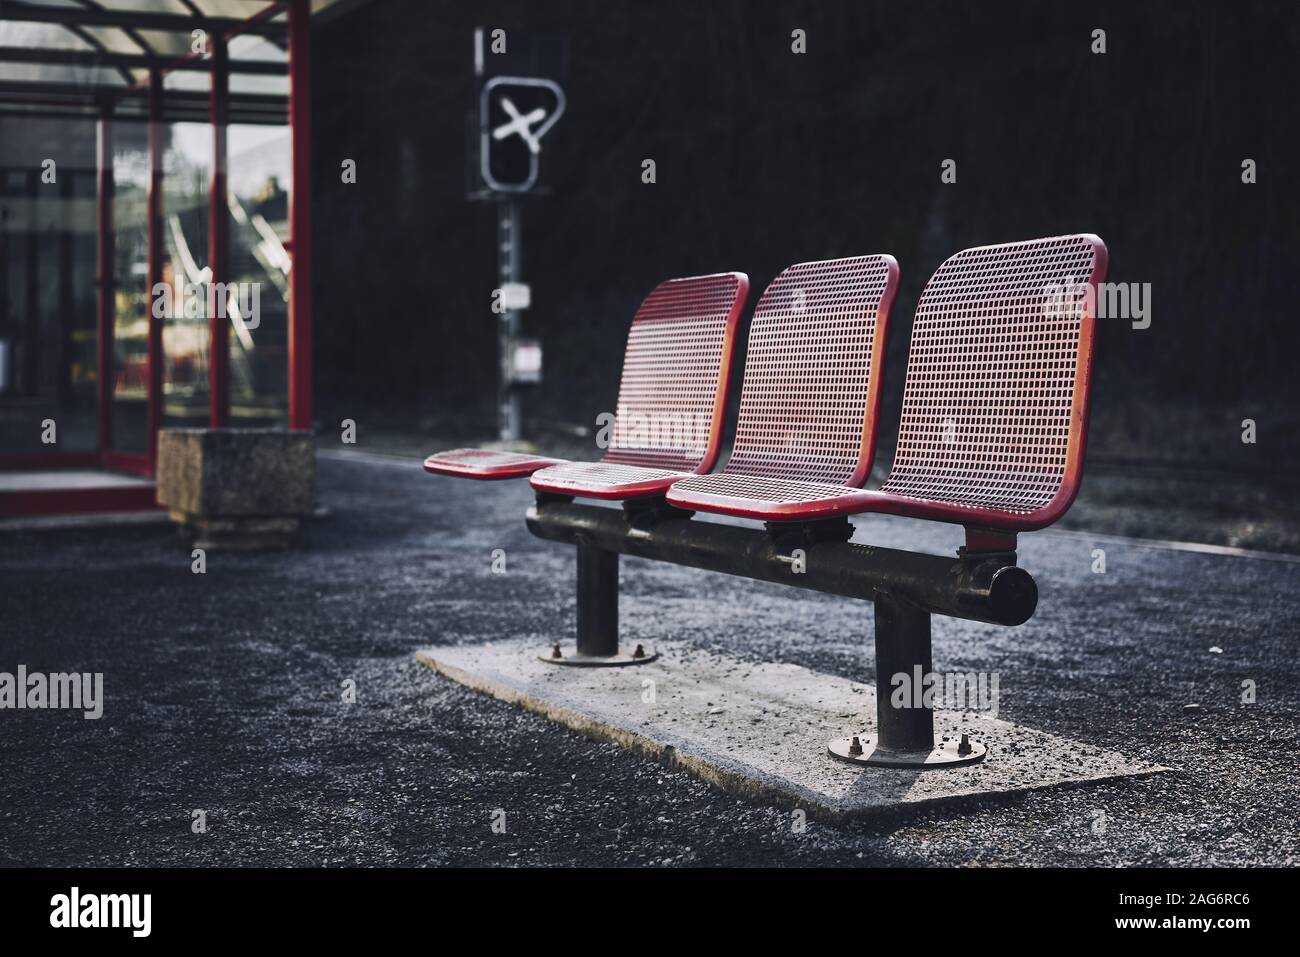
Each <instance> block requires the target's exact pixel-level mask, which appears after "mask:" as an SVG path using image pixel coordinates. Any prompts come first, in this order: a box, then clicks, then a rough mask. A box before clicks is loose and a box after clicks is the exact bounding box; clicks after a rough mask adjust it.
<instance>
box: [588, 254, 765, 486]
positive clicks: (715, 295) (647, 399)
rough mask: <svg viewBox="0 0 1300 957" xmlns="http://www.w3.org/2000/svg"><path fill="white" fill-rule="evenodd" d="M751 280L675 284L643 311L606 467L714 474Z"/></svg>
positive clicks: (665, 285) (633, 334)
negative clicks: (612, 465) (738, 337)
mask: <svg viewBox="0 0 1300 957" xmlns="http://www.w3.org/2000/svg"><path fill="white" fill-rule="evenodd" d="M748 295H749V277H748V276H746V275H745V274H744V273H739V272H728V273H717V274H715V275H712V276H695V277H692V278H689V279H670V280H668V281H667V282H662V283H660V284H659V285H658V286H656V287H655V288H654V291H652V292H651V293H650V295H649V296H647V297H646V299H645V302H643V303H641V308H640V309H638V310H637V312H636V317H635V318H634V319H633V320H632V329H631V330H630V331H629V332H628V336H627V351H626V353H625V354H624V356H623V379H622V382H621V383H620V385H619V389H618V405H617V406H616V407H615V411H614V425H613V428H612V429H611V431H610V444H609V448H608V449H607V450H606V452H605V455H604V457H603V461H605V462H614V463H619V464H623V465H639V466H644V467H647V468H660V469H673V470H676V471H681V472H694V471H701V472H707V471H708V470H710V469H711V468H713V465H714V463H715V462H716V461H717V458H718V447H719V445H720V444H721V439H722V414H723V409H724V405H725V402H726V395H727V384H728V382H730V379H731V360H732V356H733V355H734V352H735V345H736V326H737V324H738V323H739V321H740V311H741V309H743V308H744V305H745V297H746V296H748Z"/></svg>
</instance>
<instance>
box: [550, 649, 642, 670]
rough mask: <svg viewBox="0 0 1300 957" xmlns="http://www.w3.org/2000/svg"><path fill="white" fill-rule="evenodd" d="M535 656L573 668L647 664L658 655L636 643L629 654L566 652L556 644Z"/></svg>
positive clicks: (553, 663)
mask: <svg viewBox="0 0 1300 957" xmlns="http://www.w3.org/2000/svg"><path fill="white" fill-rule="evenodd" d="M537 657H538V658H539V659H540V660H541V661H544V662H546V663H547V664H548V665H569V666H570V667H574V668H619V667H622V666H624V665H644V664H649V663H650V662H652V661H654V660H655V659H656V658H658V657H659V652H657V651H646V649H645V647H644V646H642V645H637V646H636V647H635V648H634V649H633V650H632V652H631V653H630V654H626V653H622V652H620V653H619V654H616V655H580V654H578V653H577V652H576V651H570V652H566V651H564V650H563V649H562V648H561V647H560V646H559V645H558V644H556V645H553V646H552V647H551V650H550V651H547V652H544V653H543V654H540V655H538V656H537Z"/></svg>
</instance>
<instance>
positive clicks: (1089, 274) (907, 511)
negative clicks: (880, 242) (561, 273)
mask: <svg viewBox="0 0 1300 957" xmlns="http://www.w3.org/2000/svg"><path fill="white" fill-rule="evenodd" d="M1106 268H1107V254H1106V248H1105V246H1104V244H1103V243H1102V242H1101V240H1100V239H1098V238H1097V237H1096V236H1093V235H1090V234H1080V235H1071V236H1057V237H1051V238H1047V239H1038V240H1032V241H1029V242H1022V243H1009V244H1004V245H999V246H983V247H978V248H974V249H967V250H964V251H962V252H960V253H958V254H957V255H955V256H953V257H952V258H950V259H949V260H947V261H946V262H945V263H943V265H941V266H940V268H939V269H938V270H937V271H936V272H935V274H934V275H933V277H932V278H931V279H930V281H929V283H928V284H927V285H926V288H925V291H924V292H923V294H922V296H921V299H920V302H919V304H918V306H917V311H916V319H915V322H914V324H913V330H912V339H911V343H910V348H909V351H908V364H907V377H906V382H905V384H904V393H903V407H902V422H901V425H900V428H899V433H898V443H897V449H896V451H895V456H894V462H893V465H892V467H891V469H890V472H889V476H888V478H887V479H886V481H885V483H884V484H883V485H882V486H881V487H880V488H879V489H876V490H864V489H862V488H861V487H860V486H861V485H862V483H863V482H864V481H865V480H866V478H867V476H868V474H869V472H870V468H871V462H872V458H873V455H874V450H875V440H876V419H877V412H878V409H879V404H880V385H881V381H880V371H881V367H882V364H883V355H884V346H885V336H886V332H887V329H888V319H889V312H890V307H891V305H892V302H893V299H894V294H895V291H896V287H897V278H898V267H897V264H896V263H895V262H894V261H893V259H892V258H890V257H888V256H868V257H859V258H855V259H843V260H833V261H829V262H821V263H804V264H800V265H797V266H792V267H790V268H789V269H787V270H785V271H784V272H783V273H781V275H779V276H778V277H777V278H776V279H775V280H774V281H773V282H772V284H771V285H770V286H769V287H768V289H767V290H766V291H765V292H764V293H763V296H762V297H761V299H760V300H759V304H758V306H757V308H756V310H755V315H754V320H753V323H752V328H751V332H750V342H749V350H748V358H747V361H746V370H745V378H744V382H743V386H742V393H741V405H740V414H739V420H738V423H737V434H736V440H735V443H734V447H733V450H732V454H731V456H730V458H729V460H728V462H727V465H726V467H725V468H724V469H723V470H722V471H721V472H720V473H718V474H696V475H688V476H684V477H679V478H678V479H677V480H675V481H672V482H670V483H666V484H665V483H663V482H662V479H661V477H660V476H651V477H644V476H639V475H638V476H633V477H631V479H630V480H628V481H624V480H623V479H624V477H623V476H621V475H618V474H612V473H607V472H604V471H602V470H603V469H606V468H617V467H622V466H623V463H622V462H619V461H616V460H611V456H610V455H608V454H607V456H606V459H605V460H603V461H602V462H600V463H588V464H586V465H585V466H580V465H579V464H578V463H571V464H567V465H563V466H554V467H551V468H545V469H541V467H540V466H539V467H538V468H539V470H538V471H537V472H536V473H535V474H534V476H533V485H534V487H535V488H536V489H537V490H538V493H539V494H538V497H537V502H536V504H535V505H534V506H533V507H532V508H530V509H529V510H528V514H527V523H528V528H529V530H530V531H531V532H532V533H533V534H534V535H537V536H539V537H541V538H544V539H548V540H552V541H559V542H566V543H568V544H573V545H575V546H577V550H578V633H577V638H578V642H577V646H578V654H577V655H576V656H564V655H562V654H561V653H560V650H559V645H558V644H557V645H556V649H555V651H554V652H553V654H552V655H551V656H548V660H552V661H555V662H557V663H561V664H569V663H576V664H629V663H631V664H634V663H638V662H644V661H648V660H651V659H652V658H653V655H649V654H646V653H645V652H644V650H643V649H642V648H641V647H640V646H638V648H637V651H636V652H635V653H633V654H632V655H620V654H619V653H618V556H619V555H620V554H627V555H636V556H640V557H644V558H651V559H657V560H661V561H668V562H673V563H676V564H681V565H687V566H691V567H696V568H702V569H709V570H713V571H721V572H725V573H728V574H733V575H741V576H745V577H749V578H754V579H758V580H763V581H771V582H780V583H783V584H788V585H793V586H796V587H801V588H807V589H813V590H817V591H823V592H829V593H832V594H838V595H845V596H849V597H854V598H862V599H867V600H870V601H872V602H874V603H875V625H876V629H875V646H876V687H877V689H878V694H877V713H876V728H875V731H874V733H873V734H866V733H863V734H859V735H856V736H851V737H847V738H843V739H839V740H837V741H833V742H831V743H830V745H829V746H828V747H829V751H830V753H831V754H832V755H834V756H835V757H837V758H840V759H842V760H845V761H851V762H855V763H862V764H873V765H885V766H894V767H899V766H904V767H917V768H925V767H936V766H941V765H950V764H963V763H967V762H970V761H975V760H979V759H980V758H981V757H983V755H984V754H985V748H984V746H983V745H982V744H980V743H979V742H976V741H970V740H969V739H968V737H967V736H966V735H961V736H960V737H955V738H952V739H949V738H945V739H944V740H943V741H940V742H936V741H935V739H934V714H933V711H932V709H930V708H928V707H923V706H922V707H906V708H899V709H896V708H893V707H891V706H890V705H889V700H890V695H889V694H888V689H889V688H890V686H891V678H892V676H894V675H897V674H906V675H909V676H910V675H912V674H913V673H914V670H915V669H917V668H920V669H921V671H922V672H923V673H925V674H928V673H929V672H930V670H931V653H930V616H931V615H932V614H941V615H949V616H953V617H959V618H967V619H972V620H976V621H984V622H991V623H996V624H1003V625H1019V624H1022V623H1024V622H1025V621H1027V620H1028V619H1029V618H1030V617H1031V616H1032V614H1033V611H1034V608H1035V607H1036V604H1037V600H1038V592H1037V586H1036V585H1035V583H1034V580H1033V578H1032V577H1031V576H1030V575H1029V574H1028V573H1027V572H1026V571H1024V569H1022V568H1020V567H1018V566H1017V564H1016V553H1015V547H1016V533H1017V532H1019V531H1023V530H1029V529H1036V528H1042V527H1044V526H1045V525H1048V524H1051V523H1052V522H1054V521H1055V520H1056V519H1058V518H1059V517H1060V516H1061V515H1062V514H1064V512H1065V510H1066V509H1067V508H1069V506H1070V503H1071V502H1072V501H1073V499H1074V496H1075V494H1076V492H1077V491H1078V486H1079V480H1080V476H1081V473H1082V466H1083V452H1084V444H1085V439H1086V433H1087V422H1088V403H1089V392H1090V388H1091V371H1092V355H1093V341H1094V337H1095V332H1096V330H1095V303H1096V286H1097V284H1098V283H1100V282H1101V281H1102V280H1104V278H1105V273H1106ZM737 308H738V307H737ZM630 352H631V350H630V349H629V354H630ZM627 375H628V374H627V368H626V366H625V370H624V383H625V385H626V383H627ZM720 379H725V372H723V373H722V375H721V376H720ZM719 388H720V389H723V390H725V384H722V385H720V387H719ZM718 395H719V396H720V395H721V392H719V393H718ZM717 402H718V403H719V405H718V406H716V407H715V418H714V419H713V420H712V421H714V422H715V423H716V421H717V419H716V415H717V414H718V412H717V410H718V409H720V403H721V398H718V399H717ZM623 409H624V407H623V403H622V400H621V399H620V408H619V412H620V415H622V414H623ZM712 428H713V431H711V433H710V438H709V442H708V443H705V446H704V450H705V451H704V454H702V455H700V457H699V458H698V459H695V458H690V459H689V462H693V463H694V464H695V469H696V471H698V472H700V473H704V472H706V471H707V468H708V464H706V463H709V464H711V455H710V453H709V451H708V449H709V448H712V449H713V454H716V442H717V434H716V426H714V427H712ZM611 451H613V449H611ZM631 451H641V450H639V449H633V450H631ZM660 451H662V450H660ZM435 458H436V457H435ZM659 461H660V462H662V460H659ZM529 464H531V463H529ZM630 465H631V466H632V467H634V468H646V467H649V466H646V465H645V464H644V462H643V461H637V462H632V463H630ZM680 465H681V463H679V464H678V465H675V466H674V465H669V466H663V468H664V470H665V471H676V470H678V469H679V468H680ZM426 467H428V466H427V463H426ZM431 470H433V469H431ZM546 473H552V474H551V475H549V476H548V475H547V474H546ZM642 478H644V479H645V481H641V479H642ZM574 496H592V497H599V498H621V499H623V500H624V507H623V509H621V510H616V509H609V508H601V507H596V506H590V505H580V504H577V503H575V502H573V501H572V498H573V497H574ZM697 511H703V512H716V513H722V514H727V515H733V516H739V517H742V518H750V519H759V520H762V521H764V523H765V527H764V528H762V529H754V528H748V527H745V526H743V525H736V524H720V523H716V522H705V521H701V520H699V519H696V518H694V517H693V514H694V513H695V512H697ZM869 512H887V513H893V514H897V515H904V516H909V517H912V518H918V519H928V520H936V521H942V522H952V523H956V524H959V525H962V526H964V527H965V530H966V541H965V545H964V547H962V548H960V549H958V550H957V555H956V557H955V558H949V557H943V556H938V555H928V554H921V553H916V552H909V551H901V550H896V549H886V548H879V547H875V546H869V545H859V544H856V543H853V542H851V541H850V540H849V539H850V538H851V537H852V535H853V526H852V525H851V524H850V523H849V521H848V516H850V515H854V514H861V513H869Z"/></svg>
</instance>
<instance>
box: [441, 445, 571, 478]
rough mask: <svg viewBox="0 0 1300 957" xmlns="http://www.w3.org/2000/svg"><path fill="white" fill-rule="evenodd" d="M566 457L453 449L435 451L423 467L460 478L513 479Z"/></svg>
mask: <svg viewBox="0 0 1300 957" xmlns="http://www.w3.org/2000/svg"><path fill="white" fill-rule="evenodd" d="M563 461H565V460H564V459H550V458H545V457H544V456H540V455H526V454H524V453H522V452H498V451H494V450H492V449H450V450H448V451H446V452H435V453H434V454H433V455H430V456H429V457H428V458H427V459H425V460H424V470H425V471H426V472H435V473H437V474H438V475H454V476H456V477H457V478H475V479H510V478H520V477H522V476H525V475H532V474H533V473H534V472H536V471H537V470H538V469H543V468H546V466H548V465H557V464H559V463H561V462H563Z"/></svg>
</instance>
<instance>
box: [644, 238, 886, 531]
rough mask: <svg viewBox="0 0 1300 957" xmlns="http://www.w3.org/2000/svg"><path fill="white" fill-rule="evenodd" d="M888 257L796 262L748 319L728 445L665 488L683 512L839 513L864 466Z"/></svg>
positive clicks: (786, 516) (872, 430)
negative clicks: (701, 471)
mask: <svg viewBox="0 0 1300 957" xmlns="http://www.w3.org/2000/svg"><path fill="white" fill-rule="evenodd" d="M897 289H898V263H897V262H896V261H895V260H894V258H893V257H892V256H858V257H855V258H851V259H834V260H827V261H824V262H810V263H799V264H797V265H794V266H790V267H789V268H787V269H786V270H785V271H783V272H782V273H781V274H780V275H779V276H777V277H776V279H774V280H773V281H772V283H771V285H769V286H768V287H767V289H766V290H765V291H764V292H763V296H762V298H761V299H760V300H759V302H758V306H757V307H756V309H755V310H754V319H753V322H752V323H751V324H750V332H749V347H748V355H747V358H746V360H745V381H744V387H743V389H742V391H741V398H740V416H739V420H738V422H737V428H736V441H735V445H734V447H733V450H732V454H731V458H730V459H729V460H728V461H727V465H726V468H724V469H723V471H722V472H721V473H720V474H718V475H703V476H698V477H693V478H688V479H684V480H682V481H680V482H677V483H675V484H674V485H673V486H672V488H670V489H669V490H668V493H667V498H668V501H669V502H670V503H671V504H673V505H676V506H678V507H680V508H687V509H697V510H702V511H709V512H721V513H724V514H728V515H739V516H742V517H746V518H757V519H765V520H768V521H802V520H807V519H814V518H820V517H824V516H827V515H833V514H839V513H841V512H842V511H843V509H844V502H845V499H846V496H849V495H852V494H853V493H855V492H858V491H860V489H859V488H858V486H860V485H861V484H862V483H863V481H865V480H866V477H867V475H868V474H869V473H870V472H871V460H872V457H873V455H874V452H875V445H876V416H877V412H878V410H879V407H880V373H881V367H882V365H883V362H884V351H885V350H884V345H885V335H886V330H887V326H888V321H889V311H890V308H891V307H892V305H893V302H894V296H895V294H896V292H897Z"/></svg>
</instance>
